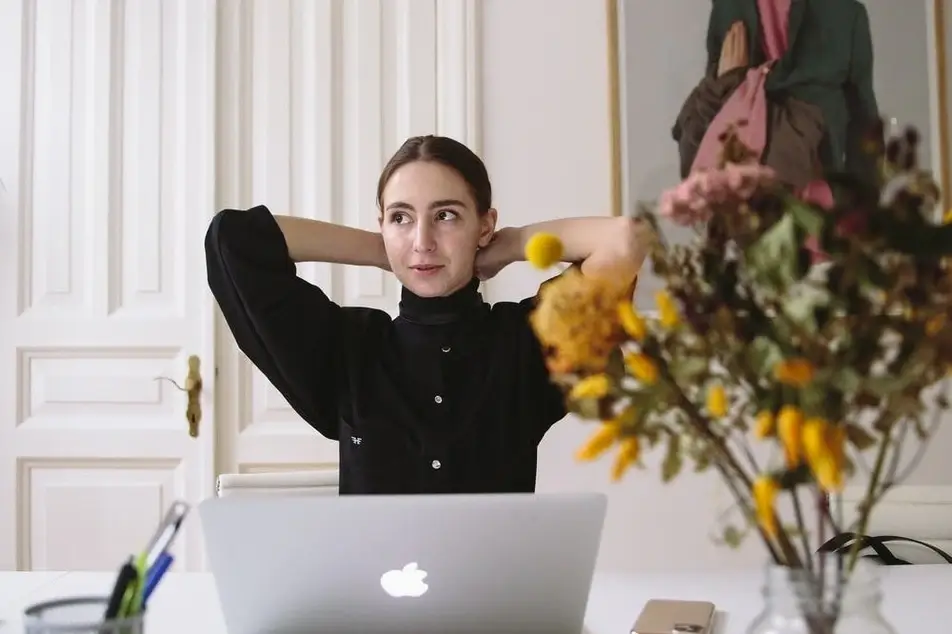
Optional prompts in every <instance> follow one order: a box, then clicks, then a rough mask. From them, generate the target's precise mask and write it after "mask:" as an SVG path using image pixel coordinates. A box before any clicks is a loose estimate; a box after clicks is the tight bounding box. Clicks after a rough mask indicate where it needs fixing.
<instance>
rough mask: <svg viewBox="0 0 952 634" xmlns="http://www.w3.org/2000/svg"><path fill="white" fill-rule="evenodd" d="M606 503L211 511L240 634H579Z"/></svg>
mask: <svg viewBox="0 0 952 634" xmlns="http://www.w3.org/2000/svg"><path fill="white" fill-rule="evenodd" d="M606 507H607V499H606V496H605V495H603V494H600V493H566V494H561V493H560V494H552V493H537V494H506V495H403V496H376V495H369V496H326V497H325V496H314V497H301V496H293V497H291V496H288V497H285V496H229V497H224V498H212V499H209V500H206V501H204V502H203V503H202V504H201V505H200V506H199V516H200V517H201V522H202V527H203V531H204V536H205V545H206V549H207V553H208V560H209V564H210V566H211V571H212V574H213V575H214V578H215V584H216V586H217V588H218V596H219V599H220V601H221V607H222V611H223V612H224V616H225V623H226V626H227V629H228V633H229V634H410V633H413V634H436V633H439V634H510V633H511V634H516V633H519V634H543V633H544V634H580V633H581V632H582V626H583V620H584V615H585V608H586V605H587V603H588V594H589V589H590V586H591V581H592V575H593V573H594V569H595V560H596V556H597V553H598V548H599V543H600V542H601V534H602V526H603V524H604V519H605V511H606Z"/></svg>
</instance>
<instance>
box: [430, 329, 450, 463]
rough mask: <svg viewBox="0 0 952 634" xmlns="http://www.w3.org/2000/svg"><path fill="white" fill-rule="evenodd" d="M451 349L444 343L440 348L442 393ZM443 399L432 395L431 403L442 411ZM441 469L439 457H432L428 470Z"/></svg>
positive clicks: (440, 394)
mask: <svg viewBox="0 0 952 634" xmlns="http://www.w3.org/2000/svg"><path fill="white" fill-rule="evenodd" d="M452 350H453V347H452V346H451V345H450V344H449V343H444V344H443V345H441V346H440V363H439V372H438V376H439V385H440V387H439V390H440V392H442V391H443V390H444V389H445V388H446V372H445V368H446V364H447V363H448V362H449V359H448V357H447V355H449V353H450V352H452ZM444 400H445V397H444V395H443V394H442V393H439V394H434V395H433V402H434V403H435V404H436V405H437V407H438V410H443V409H444V407H443V405H444ZM441 415H445V414H443V413H442V412H440V411H437V416H441ZM442 468H443V462H442V460H441V459H440V458H439V457H433V458H432V459H431V460H430V469H431V470H432V471H433V472H439V471H440V470H441V469H442Z"/></svg>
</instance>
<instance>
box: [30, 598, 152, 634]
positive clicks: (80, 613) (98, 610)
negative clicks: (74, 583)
mask: <svg viewBox="0 0 952 634" xmlns="http://www.w3.org/2000/svg"><path fill="white" fill-rule="evenodd" d="M108 603H109V597H70V598H66V599H55V600H53V601H43V602H42V603H37V604H34V605H32V606H30V607H28V608H27V609H26V610H25V611H24V612H23V632H24V634H144V632H145V614H144V613H141V614H136V615H133V616H129V617H125V618H121V619H113V620H111V621H105V620H103V614H105V613H106V606H107V605H108Z"/></svg>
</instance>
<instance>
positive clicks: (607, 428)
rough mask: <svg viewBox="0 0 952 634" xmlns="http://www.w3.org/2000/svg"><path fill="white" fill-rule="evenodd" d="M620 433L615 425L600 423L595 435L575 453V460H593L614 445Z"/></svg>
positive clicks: (619, 428) (618, 427)
mask: <svg viewBox="0 0 952 634" xmlns="http://www.w3.org/2000/svg"><path fill="white" fill-rule="evenodd" d="M620 433H621V427H620V426H619V425H617V424H616V423H614V422H605V423H601V424H600V425H599V426H598V429H597V430H596V431H595V433H594V434H592V435H591V437H589V439H588V441H587V442H586V443H585V444H584V445H582V447H581V448H579V450H578V451H577V452H576V453H575V458H576V459H577V460H581V461H584V462H588V461H591V460H595V459H596V458H598V457H599V456H601V455H602V454H603V453H605V452H606V451H608V450H609V449H610V448H611V446H612V445H614V444H615V441H616V440H618V437H619V434H620Z"/></svg>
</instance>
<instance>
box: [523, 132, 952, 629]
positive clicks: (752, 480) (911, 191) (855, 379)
mask: <svg viewBox="0 0 952 634" xmlns="http://www.w3.org/2000/svg"><path fill="white" fill-rule="evenodd" d="M722 141H723V149H722V157H721V163H720V166H719V168H718V169H716V170H712V171H709V172H701V173H696V174H694V175H692V176H690V177H689V178H688V179H687V180H686V181H684V182H683V183H681V184H680V185H679V186H678V187H676V188H675V189H673V190H671V191H668V192H666V193H665V194H664V195H663V196H662V197H661V199H660V201H659V203H658V204H656V205H652V206H648V205H642V206H641V207H640V208H639V210H638V213H637V215H638V217H640V218H641V219H642V221H643V222H647V223H650V224H651V226H653V227H654V229H655V232H654V235H655V236H656V239H655V240H654V244H653V246H652V251H651V257H650V260H651V263H652V266H653V272H654V274H655V275H656V276H657V277H658V278H660V279H661V280H662V281H663V282H664V290H662V291H660V292H659V293H657V296H656V298H655V299H656V304H657V310H656V311H653V313H652V314H650V315H648V314H642V313H640V312H639V311H638V310H637V309H636V308H635V307H634V306H633V305H632V298H631V294H630V289H626V290H624V291H623V290H621V289H619V287H618V285H616V284H612V281H611V280H608V279H598V278H594V277H589V276H583V275H582V274H581V273H579V272H578V271H577V270H576V269H575V268H570V269H568V270H566V271H565V272H563V274H562V275H561V276H560V277H559V278H557V279H556V280H554V281H553V282H551V283H550V284H547V285H546V286H545V287H544V288H543V290H542V294H541V297H540V302H539V304H538V306H537V308H536V310H535V311H534V313H533V314H532V316H531V323H532V327H533V328H534V330H535V332H536V333H537V335H538V337H539V339H540V341H541V342H542V343H543V345H544V347H545V349H546V351H547V352H546V354H547V363H548V368H549V371H550V373H551V375H552V377H553V380H554V381H555V382H557V383H558V384H559V385H561V386H562V387H563V389H564V390H565V392H566V398H567V402H568V405H569V408H570V410H571V411H572V412H573V413H575V414H576V415H577V416H579V417H581V418H582V419H585V420H590V421H597V427H596V429H595V431H594V433H593V434H592V436H591V439H590V440H589V441H588V442H587V444H585V445H584V446H583V447H582V448H581V449H580V450H579V453H578V456H579V458H580V459H584V460H591V459H594V458H596V457H598V456H600V455H602V454H604V453H606V452H614V454H615V456H614V462H613V466H612V477H613V478H615V479H617V478H621V477H622V476H623V475H624V474H625V473H626V472H627V471H628V470H629V468H630V467H631V466H633V465H641V464H642V463H641V460H640V458H641V456H642V454H643V453H644V452H646V451H649V450H651V449H653V448H658V449H659V450H661V451H663V459H662V460H661V467H660V477H661V479H662V480H663V481H666V482H667V481H670V480H672V479H674V478H675V477H677V476H678V475H679V474H680V473H681V472H682V471H683V470H685V469H693V470H694V471H696V472H702V471H706V470H710V469H713V470H716V472H717V473H718V474H719V476H720V478H721V479H722V480H723V482H724V483H725V484H726V485H727V488H728V489H729V490H730V492H731V493H732V500H733V503H734V504H735V505H736V507H735V509H736V511H737V513H736V515H737V517H738V520H737V521H733V522H731V521H725V522H724V525H723V526H722V527H720V530H719V531H718V533H719V535H720V538H721V540H722V541H723V543H726V544H728V545H737V544H739V543H740V542H741V540H742V539H744V537H745V536H747V535H748V534H753V535H756V536H757V537H758V538H759V539H760V540H761V542H762V543H763V546H764V548H765V549H766V551H767V553H768V555H769V557H770V560H771V562H772V564H773V567H774V568H775V569H779V570H782V571H786V573H787V574H788V576H789V578H790V579H791V581H790V582H791V583H794V581H793V580H794V579H796V583H797V585H798V590H797V591H796V592H795V593H794V594H795V595H796V597H795V599H796V600H795V601H794V603H795V604H796V605H797V606H798V610H799V611H798V614H799V617H800V618H802V620H803V625H802V626H803V627H804V628H805V629H804V630H796V631H808V632H810V633H811V634H830V633H832V632H842V631H846V630H844V629H841V628H840V626H839V625H838V623H843V622H844V620H846V619H847V618H851V617H848V615H847V614H846V613H847V612H848V610H847V608H845V607H844V606H845V605H846V604H847V601H846V600H845V599H844V597H845V596H848V592H846V590H847V589H848V587H849V585H850V583H849V582H850V578H851V573H852V572H853V571H854V568H855V567H856V564H857V561H858V559H859V554H860V553H859V550H860V548H859V542H858V541H857V542H856V544H857V545H856V547H854V548H852V549H851V550H850V551H849V552H848V553H847V554H846V555H845V556H842V555H840V554H827V553H823V552H819V551H820V550H821V549H820V546H821V545H822V544H823V543H824V542H825V541H826V540H827V539H829V538H830V537H832V536H834V535H837V534H841V533H844V532H854V533H857V534H864V533H865V531H866V530H867V527H868V523H869V519H870V516H871V514H872V512H873V510H874V509H875V507H876V504H877V502H879V501H880V500H881V499H882V498H883V496H884V495H885V494H886V493H887V492H888V491H889V490H890V489H891V488H893V487H894V486H896V485H897V484H898V483H900V482H901V481H902V480H903V478H904V477H905V476H906V475H907V474H908V473H909V472H910V470H912V469H913V468H914V467H915V465H916V463H917V462H918V457H919V456H920V455H921V453H922V451H923V450H924V448H925V446H926V445H927V443H928V440H929V438H930V435H931V434H932V433H933V431H934V430H935V429H936V426H937V425H938V421H939V416H940V415H941V412H942V411H943V410H944V409H945V408H946V407H947V405H948V404H947V401H946V399H945V397H944V395H942V394H941V393H940V391H939V390H938V389H937V388H938V387H940V384H941V383H943V382H944V380H945V377H946V375H947V373H948V371H949V368H950V367H952V321H950V317H952V225H946V224H944V223H943V220H942V219H941V218H937V217H936V210H937V206H938V203H939V200H940V195H939V188H938V186H937V185H936V183H935V181H934V180H933V179H932V177H931V176H930V175H929V174H928V173H927V172H925V171H923V170H921V169H919V168H918V166H917V162H916V152H917V141H918V137H917V134H916V132H915V131H914V130H908V131H906V132H905V133H904V134H902V135H901V136H896V137H893V138H890V139H889V140H888V142H887V140H886V139H885V138H884V134H883V128H882V126H881V125H878V126H877V127H876V129H875V130H874V131H873V133H872V134H871V135H870V136H869V138H868V140H867V148H868V151H870V152H874V153H875V154H876V156H877V157H878V159H879V162H878V164H879V167H880V169H879V177H878V180H877V181H876V182H874V183H868V182H863V181H861V180H859V179H856V178H854V177H851V176H848V175H830V176H828V177H827V180H826V182H827V183H828V185H829V186H830V188H831V189H832V191H833V193H834V194H835V200H836V202H835V203H834V204H833V205H832V206H828V205H827V206H821V205H819V204H814V203H811V202H808V201H807V200H804V197H803V196H798V195H796V194H795V193H794V192H791V191H790V190H789V188H787V187H786V186H784V185H783V184H782V183H780V182H779V181H778V180H777V179H776V178H775V175H774V174H773V172H771V170H769V169H768V168H766V167H763V166H761V165H759V164H757V163H756V161H755V160H752V159H751V157H750V153H749V151H748V150H747V148H745V147H744V146H743V144H742V143H741V142H740V141H739V140H738V137H737V135H736V131H732V132H729V133H728V134H727V135H725V138H724V139H722ZM661 217H665V218H667V219H669V220H671V221H674V222H675V223H678V224H682V225H690V226H693V227H695V229H696V233H697V236H696V239H695V240H694V241H693V242H692V243H691V244H688V245H669V244H668V243H667V242H666V241H665V240H664V238H663V236H662V232H661V230H660V226H659V219H660V218H661ZM552 240H553V238H552V237H551V236H544V235H539V236H535V237H534V240H533V241H530V243H529V245H528V247H527V254H526V255H527V258H528V259H529V260H530V261H533V262H534V263H535V264H536V265H538V266H547V265H550V264H551V263H550V262H547V261H544V260H545V258H542V261H540V258H539V257H537V256H539V254H540V253H545V252H547V251H553V249H551V245H550V248H548V249H546V248H542V247H543V246H544V245H545V244H546V243H547V242H551V241H552ZM555 250H556V251H557V249H555ZM850 482H852V483H854V484H855V485H857V486H859V487H861V490H863V491H865V494H863V495H862V496H861V497H862V499H861V501H860V502H859V504H858V505H857V507H856V508H855V509H852V512H851V513H849V515H850V518H849V520H847V518H846V513H845V512H844V511H843V509H842V504H839V503H838V501H839V500H840V496H841V495H842V491H843V488H844V486H845V485H846V484H847V483H850ZM861 629H862V628H861ZM758 631H759V630H758ZM791 631H793V630H791ZM866 631H870V632H872V631H879V630H875V628H872V629H868V628H867V630H866ZM884 631H889V630H888V629H886V630H884Z"/></svg>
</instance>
